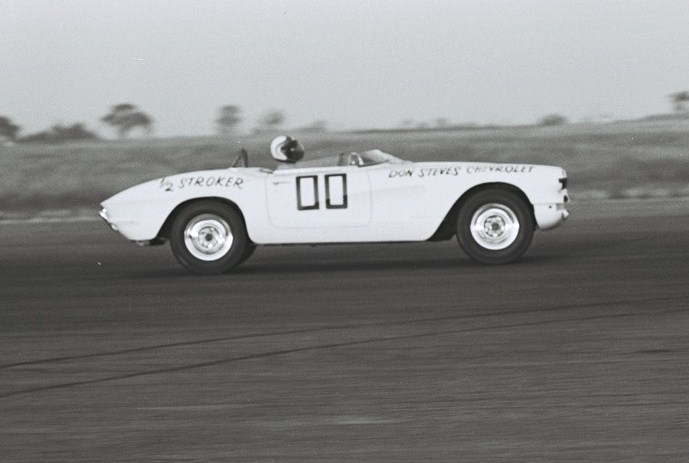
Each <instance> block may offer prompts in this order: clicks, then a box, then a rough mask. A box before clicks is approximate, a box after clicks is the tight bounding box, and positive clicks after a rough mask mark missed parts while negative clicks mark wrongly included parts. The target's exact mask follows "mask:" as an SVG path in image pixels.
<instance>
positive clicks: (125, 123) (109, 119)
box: [101, 103, 153, 138]
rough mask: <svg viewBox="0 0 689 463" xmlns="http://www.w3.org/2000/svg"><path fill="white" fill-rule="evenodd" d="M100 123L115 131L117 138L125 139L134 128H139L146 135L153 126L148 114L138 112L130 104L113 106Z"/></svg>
mask: <svg viewBox="0 0 689 463" xmlns="http://www.w3.org/2000/svg"><path fill="white" fill-rule="evenodd" d="M101 121H103V122H105V123H106V124H108V125H109V126H111V127H112V128H113V129H115V131H116V132H117V136H118V137H119V138H125V137H126V136H127V134H128V133H129V132H130V131H131V130H132V129H134V128H136V127H141V128H142V129H143V130H144V131H145V132H146V133H150V132H151V125H152V124H153V119H151V117H150V116H149V115H148V114H146V113H144V112H143V111H139V110H138V109H137V108H136V106H134V105H133V104H130V103H121V104H118V105H115V106H113V107H112V109H111V110H110V112H109V113H108V114H106V115H105V116H103V118H102V119H101Z"/></svg>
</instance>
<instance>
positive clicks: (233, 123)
mask: <svg viewBox="0 0 689 463" xmlns="http://www.w3.org/2000/svg"><path fill="white" fill-rule="evenodd" d="M219 113H220V115H219V116H218V118H217V119H216V120H215V123H216V124H217V126H218V133H220V134H228V133H232V132H234V131H235V130H236V128H237V125H239V123H240V122H241V120H242V118H241V117H239V113H240V109H239V106H234V105H227V106H223V107H221V108H220V110H219Z"/></svg>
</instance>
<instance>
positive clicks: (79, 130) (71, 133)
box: [18, 124, 99, 143]
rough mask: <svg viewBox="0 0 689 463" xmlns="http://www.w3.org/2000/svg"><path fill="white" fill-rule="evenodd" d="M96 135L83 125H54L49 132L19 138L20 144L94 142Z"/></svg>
mask: <svg viewBox="0 0 689 463" xmlns="http://www.w3.org/2000/svg"><path fill="white" fill-rule="evenodd" d="M98 138H99V137H98V135H96V134H95V133H93V132H91V131H90V130H88V129H87V128H86V127H84V124H73V125H68V126H61V125H55V126H53V127H51V128H50V129H49V130H44V131H42V132H37V133H33V134H30V135H27V136H25V137H22V138H20V139H19V140H18V141H20V142H22V143H64V142H67V141H77V140H96V139H98Z"/></svg>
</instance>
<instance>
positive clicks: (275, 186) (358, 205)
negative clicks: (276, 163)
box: [266, 166, 371, 242]
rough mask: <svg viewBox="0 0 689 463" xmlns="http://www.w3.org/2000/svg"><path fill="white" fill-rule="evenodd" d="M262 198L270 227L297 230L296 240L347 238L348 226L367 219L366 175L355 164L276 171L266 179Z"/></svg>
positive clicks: (368, 203)
mask: <svg viewBox="0 0 689 463" xmlns="http://www.w3.org/2000/svg"><path fill="white" fill-rule="evenodd" d="M266 198H267V201H268V215H269V218H270V223H271V224H272V226H273V227H275V228H278V229H285V230H300V233H301V235H300V239H299V240H298V241H304V240H306V241H314V242H315V241H320V239H319V238H321V237H322V238H323V240H324V241H332V240H333V239H337V238H338V236H342V240H343V241H347V240H346V239H345V238H346V236H348V235H347V234H346V233H345V232H346V230H347V229H348V228H355V227H365V226H366V225H368V224H369V222H370V221H371V186H370V182H369V178H368V175H367V173H366V172H365V171H364V170H362V169H360V168H359V167H357V166H337V167H321V168H292V169H280V170H276V171H275V172H273V174H272V175H269V176H268V178H267V179H266ZM307 230H311V231H314V232H315V231H316V230H319V232H318V233H315V234H313V235H311V234H308V233H307V235H304V234H303V233H304V231H307ZM283 236H285V237H286V236H288V235H283ZM311 237H313V238H311ZM290 241H295V240H290Z"/></svg>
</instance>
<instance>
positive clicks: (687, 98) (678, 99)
mask: <svg viewBox="0 0 689 463" xmlns="http://www.w3.org/2000/svg"><path fill="white" fill-rule="evenodd" d="M670 101H672V105H673V108H674V110H675V111H676V112H678V113H682V112H686V111H687V107H686V106H685V103H687V102H689V92H677V93H672V94H670Z"/></svg>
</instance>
